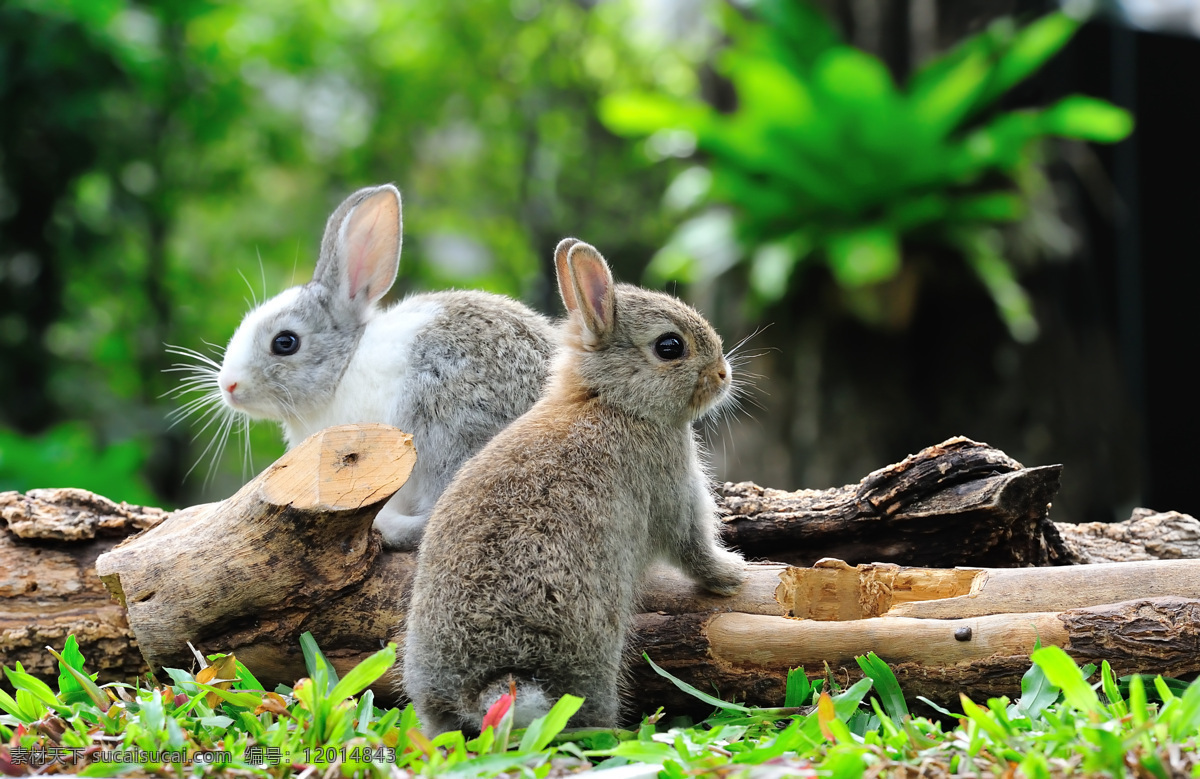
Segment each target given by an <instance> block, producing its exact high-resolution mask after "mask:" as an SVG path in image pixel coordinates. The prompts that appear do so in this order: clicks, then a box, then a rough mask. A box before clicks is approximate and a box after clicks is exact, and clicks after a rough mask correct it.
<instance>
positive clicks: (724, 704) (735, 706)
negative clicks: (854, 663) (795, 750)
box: [642, 652, 865, 713]
mask: <svg viewBox="0 0 1200 779" xmlns="http://www.w3.org/2000/svg"><path fill="white" fill-rule="evenodd" d="M642 657H644V658H645V659H646V662H647V663H649V664H650V667H651V668H653V669H654V672H655V673H656V674H658V675H659V676H661V677H663V678H664V679H666V680H667V681H669V682H670V683H671V684H673V685H675V686H676V687H678V688H679V689H681V690H683V691H684V692H686V693H687V694H688V695H691V696H692V697H693V698H698V699H700V700H702V701H704V702H705V703H707V704H708V705H709V706H715V707H716V708H718V709H727V710H729V711H741V712H747V713H748V712H751V711H753V709H751V708H749V707H747V706H743V705H741V704H740V703H730V702H728V701H723V700H721V699H720V698H717V697H714V696H712V695H709V694H708V693H705V692H700V691H699V690H697V689H696V688H695V687H693V686H692V685H690V684H688V683H687V682H685V681H683V680H682V679H676V678H675V677H674V676H672V675H671V674H669V673H668V672H666V671H664V670H663V669H661V668H659V667H658V666H657V665H656V664H655V662H654V661H653V660H651V659H650V655H648V654H646V653H645V652H642ZM864 695H865V693H864Z"/></svg>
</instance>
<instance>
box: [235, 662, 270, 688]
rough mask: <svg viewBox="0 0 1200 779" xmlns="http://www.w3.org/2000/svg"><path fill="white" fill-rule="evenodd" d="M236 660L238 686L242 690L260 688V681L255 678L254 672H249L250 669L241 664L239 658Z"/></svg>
mask: <svg viewBox="0 0 1200 779" xmlns="http://www.w3.org/2000/svg"><path fill="white" fill-rule="evenodd" d="M236 662H237V666H236V668H237V672H236V673H237V679H238V687H239V688H240V689H243V690H262V689H263V686H262V683H261V682H259V681H258V679H256V678H255V676H254V674H252V673H250V669H249V668H247V667H246V666H244V665H242V661H241V660H238V661H236Z"/></svg>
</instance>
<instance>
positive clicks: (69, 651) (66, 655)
mask: <svg viewBox="0 0 1200 779" xmlns="http://www.w3.org/2000/svg"><path fill="white" fill-rule="evenodd" d="M67 668H74V669H75V670H76V671H82V670H83V654H82V653H81V652H80V651H79V642H78V641H76V640H75V634H74V633H72V634H71V635H69V636H67V640H66V643H64V644H63V650H62V657H61V659H59V661H58V694H59V695H61V696H62V698H63V700H64V701H68V702H70V700H69V698H70V696H71V695H72V694H73V693H74V694H77V695H80V696H83V695H84V692H83V686H82V685H81V684H80V683H79V682H78V681H77V680H76V679H75V677H74V676H72V675H71V674H69V673H67ZM85 697H86V696H85Z"/></svg>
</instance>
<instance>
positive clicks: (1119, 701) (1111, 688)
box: [1100, 660, 1129, 717]
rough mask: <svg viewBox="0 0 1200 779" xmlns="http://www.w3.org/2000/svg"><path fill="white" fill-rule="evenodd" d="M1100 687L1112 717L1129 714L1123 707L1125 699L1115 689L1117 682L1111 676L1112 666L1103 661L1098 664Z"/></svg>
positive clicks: (1118, 690)
mask: <svg viewBox="0 0 1200 779" xmlns="http://www.w3.org/2000/svg"><path fill="white" fill-rule="evenodd" d="M1100 685H1101V689H1103V690H1104V697H1105V698H1108V708H1109V710H1110V711H1112V713H1113V716H1114V717H1124V716H1125V715H1126V714H1128V713H1129V709H1128V708H1127V707H1126V706H1125V699H1124V698H1122V697H1121V691H1120V689H1118V688H1117V680H1116V678H1115V677H1114V676H1113V672H1112V666H1110V665H1109V664H1108V661H1107V660H1105V661H1103V662H1102V663H1101V664H1100Z"/></svg>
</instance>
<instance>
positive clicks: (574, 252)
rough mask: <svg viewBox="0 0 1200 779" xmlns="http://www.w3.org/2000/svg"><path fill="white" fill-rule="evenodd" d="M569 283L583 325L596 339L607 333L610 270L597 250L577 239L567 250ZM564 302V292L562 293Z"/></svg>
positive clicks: (612, 299)
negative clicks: (578, 241)
mask: <svg viewBox="0 0 1200 779" xmlns="http://www.w3.org/2000/svg"><path fill="white" fill-rule="evenodd" d="M567 268H568V270H569V271H570V273H571V287H572V293H573V294H574V297H575V301H576V303H577V308H576V309H574V310H577V311H579V313H580V314H581V315H582V316H583V325H584V327H586V328H587V329H588V331H589V332H590V333H591V334H592V335H593V336H595V337H596V338H597V339H602V338H605V337H607V336H608V335H609V334H610V333H611V332H612V328H613V319H614V316H615V313H614V311H615V305H616V299H615V293H614V291H613V277H612V271H610V270H609V269H608V263H607V262H605V261H604V258H603V257H601V256H600V252H598V251H596V250H595V248H593V247H592V246H589V245H588V244H586V243H577V244H575V245H574V246H572V247H571V249H570V251H569V252H567ZM563 301H564V302H566V295H564V296H563Z"/></svg>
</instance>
